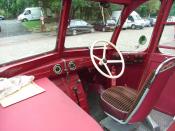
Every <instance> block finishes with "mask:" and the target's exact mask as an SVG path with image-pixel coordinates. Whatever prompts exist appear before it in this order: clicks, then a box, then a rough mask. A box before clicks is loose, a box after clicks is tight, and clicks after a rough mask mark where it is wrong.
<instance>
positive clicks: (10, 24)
mask: <svg viewBox="0 0 175 131" xmlns="http://www.w3.org/2000/svg"><path fill="white" fill-rule="evenodd" d="M0 26H1V32H0V38H3V37H10V36H17V35H23V34H29V33H30V32H29V31H27V29H26V28H24V27H23V26H22V24H21V22H19V21H17V20H0Z"/></svg>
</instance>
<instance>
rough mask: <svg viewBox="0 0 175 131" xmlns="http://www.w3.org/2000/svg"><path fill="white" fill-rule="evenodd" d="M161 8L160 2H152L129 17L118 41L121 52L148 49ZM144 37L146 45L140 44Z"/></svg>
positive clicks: (155, 0) (154, 0)
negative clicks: (141, 38)
mask: <svg viewBox="0 0 175 131" xmlns="http://www.w3.org/2000/svg"><path fill="white" fill-rule="evenodd" d="M159 7H160V1H159V0H150V1H148V2H146V3H144V4H142V5H141V6H140V7H138V8H137V9H136V10H135V11H133V12H132V13H131V14H130V15H129V17H128V18H127V19H126V21H125V23H124V25H123V27H122V29H123V30H122V31H121V32H120V35H119V38H118V40H117V47H119V49H120V50H121V51H144V50H145V49H146V48H147V47H148V44H149V42H150V39H151V35H152V32H153V28H154V25H155V22H156V17H157V14H158V11H159ZM142 35H145V36H146V38H147V42H146V44H144V45H141V44H139V38H140V37H141V36H142Z"/></svg>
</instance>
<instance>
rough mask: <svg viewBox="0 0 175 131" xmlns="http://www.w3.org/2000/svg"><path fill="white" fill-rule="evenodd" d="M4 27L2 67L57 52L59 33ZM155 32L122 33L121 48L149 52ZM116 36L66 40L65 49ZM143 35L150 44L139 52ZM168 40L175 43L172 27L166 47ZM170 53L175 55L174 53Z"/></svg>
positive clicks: (10, 24) (92, 35)
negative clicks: (19, 60)
mask: <svg viewBox="0 0 175 131" xmlns="http://www.w3.org/2000/svg"><path fill="white" fill-rule="evenodd" d="M7 24H8V26H7ZM0 25H1V26H3V27H2V32H1V33H0V56H1V60H0V64H3V63H7V62H9V61H14V60H17V59H21V58H25V57H29V56H33V55H37V54H40V53H44V52H48V51H51V50H54V49H55V46H56V32H55V31H51V32H46V33H32V32H29V31H27V30H26V29H25V28H24V27H23V26H22V24H21V23H20V22H18V21H16V20H8V21H0ZM152 31H153V27H148V28H144V29H142V30H130V29H128V30H122V32H121V34H120V36H119V39H118V41H117V45H118V47H119V49H120V50H122V51H141V50H145V49H146V48H147V46H148V44H149V41H150V38H151V34H152ZM167 32H168V33H167ZM112 33H113V32H94V33H88V34H82V35H77V36H66V41H65V47H66V48H75V47H89V46H90V45H91V44H92V43H93V42H95V41H99V40H107V41H109V40H110V38H111V36H112ZM141 35H145V36H146V37H147V43H146V44H145V45H143V46H140V47H139V48H137V47H138V39H139V37H140V36H141ZM168 40H174V28H172V27H171V26H168V27H167V28H166V33H165V34H164V35H163V37H162V39H161V41H162V42H161V43H163V44H166V42H167V41H168ZM173 44H174V42H173V43H172V45H171V46H173ZM166 51H167V50H166ZM170 52H171V53H174V51H173V52H172V51H170Z"/></svg>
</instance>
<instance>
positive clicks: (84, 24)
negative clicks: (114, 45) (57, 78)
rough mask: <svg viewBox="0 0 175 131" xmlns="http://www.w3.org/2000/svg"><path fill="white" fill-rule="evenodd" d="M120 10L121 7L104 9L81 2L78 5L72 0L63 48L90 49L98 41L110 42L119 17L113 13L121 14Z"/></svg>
mask: <svg viewBox="0 0 175 131" xmlns="http://www.w3.org/2000/svg"><path fill="white" fill-rule="evenodd" d="M122 9H123V5H117V4H110V5H109V6H108V7H106V8H104V7H103V6H101V5H100V3H98V2H94V1H86V0H82V1H81V5H80V4H79V3H78V1H77V0H73V2H72V6H71V11H70V15H69V19H70V24H69V26H68V28H67V32H66V39H65V48H66V49H68V48H69V49H70V48H83V47H90V46H91V44H92V43H93V42H95V41H98V40H105V41H110V39H111V37H112V34H113V31H114V29H115V27H116V25H117V22H118V20H119V16H120V14H119V16H118V14H116V15H115V14H113V11H116V10H118V11H120V12H121V10H122ZM112 14H113V15H112ZM97 46H100V44H99V45H97Z"/></svg>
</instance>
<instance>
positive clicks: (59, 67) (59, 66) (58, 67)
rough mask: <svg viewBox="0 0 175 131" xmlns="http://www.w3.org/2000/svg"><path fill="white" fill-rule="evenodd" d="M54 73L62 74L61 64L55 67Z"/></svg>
mask: <svg viewBox="0 0 175 131" xmlns="http://www.w3.org/2000/svg"><path fill="white" fill-rule="evenodd" d="M53 71H54V72H55V74H57V75H60V74H61V73H62V67H61V65H60V64H56V65H55V66H54V67H53Z"/></svg>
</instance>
